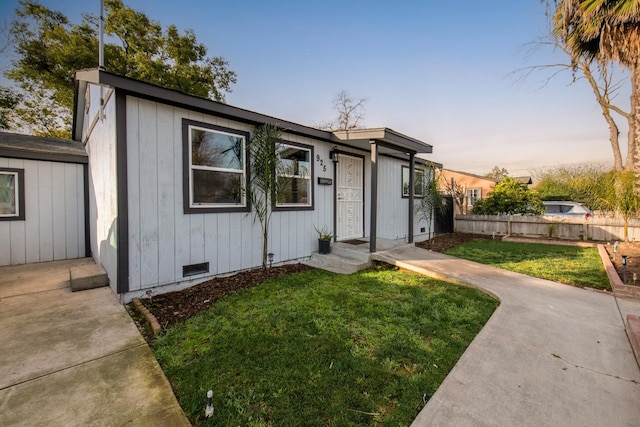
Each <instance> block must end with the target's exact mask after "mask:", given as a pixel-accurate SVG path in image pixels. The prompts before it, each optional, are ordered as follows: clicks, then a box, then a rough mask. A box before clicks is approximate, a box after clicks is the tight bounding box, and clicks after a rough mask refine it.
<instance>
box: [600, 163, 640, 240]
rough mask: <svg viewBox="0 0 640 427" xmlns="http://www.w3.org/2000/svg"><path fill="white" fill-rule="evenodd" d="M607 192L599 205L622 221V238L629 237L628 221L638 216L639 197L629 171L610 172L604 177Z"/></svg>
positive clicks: (634, 180)
mask: <svg viewBox="0 0 640 427" xmlns="http://www.w3.org/2000/svg"><path fill="white" fill-rule="evenodd" d="M605 186H606V188H607V191H606V192H605V194H604V198H603V199H602V201H601V205H602V206H604V207H606V208H608V209H609V210H610V211H611V212H613V213H614V214H615V215H619V216H620V217H622V219H623V221H624V238H625V240H626V239H627V238H628V237H629V232H628V223H629V219H630V218H633V217H635V216H637V215H638V212H639V211H640V196H639V195H638V194H639V193H638V185H637V179H636V176H635V174H634V173H633V172H630V171H624V172H619V171H610V172H608V173H607V174H606V176H605Z"/></svg>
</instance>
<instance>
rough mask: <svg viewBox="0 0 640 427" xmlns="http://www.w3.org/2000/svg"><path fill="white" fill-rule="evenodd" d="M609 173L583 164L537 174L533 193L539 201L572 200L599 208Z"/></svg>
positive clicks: (591, 165) (597, 166)
mask: <svg viewBox="0 0 640 427" xmlns="http://www.w3.org/2000/svg"><path fill="white" fill-rule="evenodd" d="M607 173H608V171H607V169H606V168H605V167H604V166H603V165H601V164H595V163H582V164H577V165H569V166H558V167H555V168H549V169H545V170H543V171H540V172H536V173H535V174H534V175H535V181H536V186H535V190H536V191H537V192H538V194H539V195H540V198H541V199H542V200H571V201H574V202H579V203H584V204H586V205H587V206H589V207H590V208H591V209H601V201H602V200H603V199H604V198H605V194H606V192H607V186H606V182H607V181H606V179H605V178H606V175H607Z"/></svg>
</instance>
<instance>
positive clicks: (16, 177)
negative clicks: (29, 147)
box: [0, 168, 25, 221]
mask: <svg viewBox="0 0 640 427" xmlns="http://www.w3.org/2000/svg"><path fill="white" fill-rule="evenodd" d="M24 205H25V203H24V169H13V168H0V221H18V220H24Z"/></svg>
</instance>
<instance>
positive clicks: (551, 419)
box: [373, 246, 640, 427]
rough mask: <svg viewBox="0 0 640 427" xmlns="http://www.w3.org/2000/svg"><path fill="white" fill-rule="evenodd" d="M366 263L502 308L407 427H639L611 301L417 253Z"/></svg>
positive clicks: (632, 372)
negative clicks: (492, 300)
mask: <svg viewBox="0 0 640 427" xmlns="http://www.w3.org/2000/svg"><path fill="white" fill-rule="evenodd" d="M373 259H377V260H381V261H385V262H388V263H391V264H395V265H398V266H399V267H402V268H405V269H409V270H413V271H416V272H418V273H420V274H424V275H427V276H431V277H434V278H438V279H443V280H448V281H454V282H457V283H460V284H465V285H468V286H474V287H478V288H481V289H483V290H485V291H486V292H488V293H491V294H493V295H495V296H496V297H498V298H499V299H500V301H501V303H500V306H499V307H498V308H497V310H496V311H495V313H494V314H493V316H492V317H491V319H490V320H489V322H488V323H487V324H486V325H485V327H484V328H483V329H482V331H481V332H480V333H479V334H478V336H477V337H476V338H475V340H474V341H473V342H472V343H471V345H470V346H469V347H468V348H467V350H466V351H465V353H464V354H463V355H462V357H461V358H460V360H459V361H458V363H457V364H456V366H455V367H454V368H453V370H452V371H451V372H450V373H449V375H448V376H447V378H446V379H445V381H444V382H443V383H442V385H441V386H440V388H439V389H438V391H437V392H436V393H435V394H434V396H432V398H431V399H430V401H429V402H428V403H427V405H426V406H425V407H424V408H423V410H422V411H421V412H420V414H419V415H418V417H417V418H416V420H415V421H414V423H413V424H412V425H413V426H416V427H418V426H456V427H464V426H469V427H471V426H473V427H479V426H520V427H522V426H532V427H534V426H535V427H541V426H565V427H570V426H576V427H585V426H594V427H596V426H598V427H600V426H607V427H614V426H628V427H631V426H640V369H639V368H638V364H637V363H636V360H635V358H634V356H633V353H632V350H631V346H630V344H629V341H628V338H627V336H626V334H625V329H624V324H623V321H622V317H621V313H620V311H619V308H618V305H619V304H618V303H617V302H616V299H615V298H614V297H613V295H611V294H605V293H601V292H595V291H590V290H585V289H580V288H575V287H571V286H567V285H562V284H558V283H554V282H550V281H547V280H542V279H536V278H532V277H529V276H525V275H522V274H517V273H511V272H508V271H504V270H499V269H496V268H493V267H489V266H485V265H481V264H477V263H474V262H471V261H465V260H461V259H458V258H454V257H450V256H447V255H443V254H439V253H436V252H431V251H426V250H423V249H417V248H415V247H407V246H405V247H400V248H396V249H393V250H390V251H388V252H384V253H378V254H374V255H373ZM620 306H621V307H623V310H625V311H632V312H635V313H636V314H639V313H640V303H638V302H637V301H624V304H620Z"/></svg>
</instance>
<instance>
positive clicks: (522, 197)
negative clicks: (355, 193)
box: [473, 177, 544, 215]
mask: <svg viewBox="0 0 640 427" xmlns="http://www.w3.org/2000/svg"><path fill="white" fill-rule="evenodd" d="M542 213H544V208H543V205H542V200H541V199H540V196H538V193H537V192H536V191H534V190H530V189H529V188H527V186H526V185H524V184H521V183H519V182H518V181H516V180H515V179H513V178H511V177H507V178H504V179H503V180H501V181H500V182H499V183H497V184H496V186H495V187H493V191H492V192H491V193H489V195H488V196H487V198H486V199H482V200H477V201H476V202H475V203H474V205H473V214H477V215H514V214H536V215H540V214H542Z"/></svg>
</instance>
